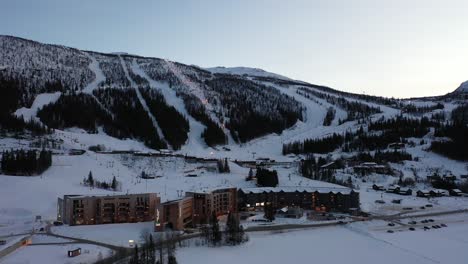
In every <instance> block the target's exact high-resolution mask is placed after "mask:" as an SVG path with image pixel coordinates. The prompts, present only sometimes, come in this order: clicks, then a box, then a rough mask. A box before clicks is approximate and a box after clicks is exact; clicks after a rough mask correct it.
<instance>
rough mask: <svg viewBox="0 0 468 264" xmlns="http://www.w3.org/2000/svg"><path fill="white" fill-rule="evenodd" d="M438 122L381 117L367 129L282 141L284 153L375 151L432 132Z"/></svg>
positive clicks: (400, 117) (425, 118)
mask: <svg viewBox="0 0 468 264" xmlns="http://www.w3.org/2000/svg"><path fill="white" fill-rule="evenodd" d="M439 126H440V124H439V123H438V122H434V121H432V120H429V118H427V117H423V118H421V119H412V118H406V117H403V116H397V117H395V118H390V119H385V118H383V117H382V118H381V119H379V120H377V121H375V122H372V121H370V123H369V125H368V131H367V132H365V131H364V128H363V127H362V126H361V127H360V128H359V129H358V130H357V131H356V132H350V131H347V132H345V133H344V134H343V135H340V134H336V133H335V134H333V135H331V136H327V137H324V138H319V139H305V140H302V141H295V142H291V143H285V144H283V155H287V154H289V153H294V154H301V153H322V154H325V153H329V152H333V151H335V150H336V149H338V148H340V147H341V148H342V149H343V151H344V152H351V151H372V150H381V149H386V148H387V147H388V145H389V144H390V143H397V142H401V143H406V142H407V140H406V139H405V138H411V137H418V138H419V137H423V136H425V135H426V134H427V133H429V131H430V128H431V127H436V128H437V127H439Z"/></svg>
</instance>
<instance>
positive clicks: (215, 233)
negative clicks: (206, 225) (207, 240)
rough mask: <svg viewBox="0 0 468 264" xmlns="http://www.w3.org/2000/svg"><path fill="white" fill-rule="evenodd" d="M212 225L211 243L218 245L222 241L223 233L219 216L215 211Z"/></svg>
mask: <svg viewBox="0 0 468 264" xmlns="http://www.w3.org/2000/svg"><path fill="white" fill-rule="evenodd" d="M210 226H211V243H212V244H213V245H214V246H216V245H218V244H219V242H221V239H222V235H221V231H220V230H219V222H218V218H217V217H216V213H215V212H213V213H212V214H211V220H210Z"/></svg>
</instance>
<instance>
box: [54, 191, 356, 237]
mask: <svg viewBox="0 0 468 264" xmlns="http://www.w3.org/2000/svg"><path fill="white" fill-rule="evenodd" d="M265 203H271V204H272V205H273V207H275V208H282V207H285V206H294V207H300V208H302V209H306V210H314V211H319V212H325V211H326V212H330V211H331V212H351V211H355V210H357V209H359V193H358V192H355V191H354V190H352V189H349V188H345V187H343V188H340V187H338V188H313V187H276V188H246V189H237V188H223V189H216V190H212V191H205V192H187V193H186V196H185V197H184V198H181V199H179V200H174V201H168V202H164V203H161V200H160V198H159V197H158V196H157V194H155V193H144V194H127V195H96V196H81V195H65V196H64V197H63V199H61V198H59V199H58V212H57V220H58V221H62V222H63V223H65V224H69V225H94V224H108V223H130V222H143V221H154V222H155V231H163V230H165V229H166V228H170V229H174V230H182V229H184V228H186V227H192V226H197V225H201V224H206V223H208V221H209V219H210V217H211V216H212V214H213V213H214V214H215V215H216V216H220V215H225V214H228V213H229V212H231V213H237V212H238V211H239V210H241V211H245V210H251V209H252V208H257V207H263V206H264V204H265Z"/></svg>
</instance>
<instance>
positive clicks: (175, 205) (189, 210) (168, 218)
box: [154, 197, 193, 231]
mask: <svg viewBox="0 0 468 264" xmlns="http://www.w3.org/2000/svg"><path fill="white" fill-rule="evenodd" d="M192 218H193V197H184V198H182V199H179V200H175V201H168V202H165V203H162V204H160V205H159V207H158V209H157V210H156V220H155V227H154V230H155V231H164V230H166V229H172V230H183V229H184V228H186V227H189V226H191V225H192Z"/></svg>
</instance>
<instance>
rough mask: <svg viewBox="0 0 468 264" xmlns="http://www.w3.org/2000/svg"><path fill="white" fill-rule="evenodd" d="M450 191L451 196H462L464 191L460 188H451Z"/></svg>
mask: <svg viewBox="0 0 468 264" xmlns="http://www.w3.org/2000/svg"><path fill="white" fill-rule="evenodd" d="M449 193H450V195H451V196H462V195H463V192H462V191H460V190H459V189H451V190H449Z"/></svg>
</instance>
